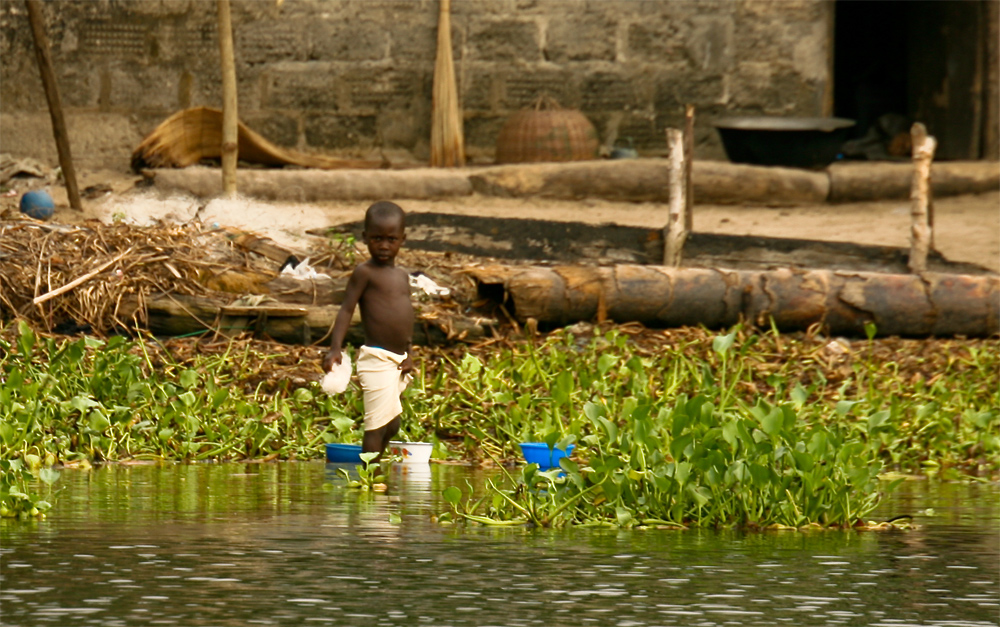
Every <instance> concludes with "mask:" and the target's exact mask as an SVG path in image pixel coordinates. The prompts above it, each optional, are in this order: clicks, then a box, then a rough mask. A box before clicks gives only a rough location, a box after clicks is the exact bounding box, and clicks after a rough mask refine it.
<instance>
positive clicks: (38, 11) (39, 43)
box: [25, 0, 83, 211]
mask: <svg viewBox="0 0 1000 627" xmlns="http://www.w3.org/2000/svg"><path fill="white" fill-rule="evenodd" d="M25 5H26V6H27V7H28V21H29V22H31V35H32V38H33V39H34V40H35V58H36V59H37V60H38V70H39V72H41V74H42V86H43V87H45V99H46V100H47V101H48V103H49V116H50V117H51V118H52V134H53V135H55V139H56V151H57V152H58V153H59V167H60V168H62V174H63V180H64V181H65V182H66V196H67V197H68V198H69V206H70V207H72V208H74V209H76V210H77V211H83V205H82V204H81V203H80V189H79V188H78V187H77V185H76V169H75V168H74V167H73V155H72V153H70V150H69V133H67V132H66V120H65V119H63V110H62V100H61V99H60V97H59V86H58V85H57V84H56V75H55V72H53V71H52V55H51V53H50V52H49V37H48V35H47V34H46V33H45V16H44V15H43V14H42V3H41V2H40V0H25Z"/></svg>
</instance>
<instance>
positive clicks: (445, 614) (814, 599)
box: [0, 463, 1000, 627]
mask: <svg viewBox="0 0 1000 627" xmlns="http://www.w3.org/2000/svg"><path fill="white" fill-rule="evenodd" d="M403 471H406V472H403ZM484 476H485V475H483V474H482V473H481V472H478V471H472V470H470V469H466V468H461V467H454V466H438V465H433V466H431V468H430V470H425V471H423V472H416V471H408V469H406V468H397V469H395V470H394V473H393V475H392V477H391V479H390V489H391V491H390V493H388V494H380V495H365V494H358V493H356V492H353V491H350V490H346V489H344V488H343V487H342V482H340V481H339V480H338V479H337V478H336V475H335V473H334V472H333V469H332V467H328V466H327V467H325V466H324V465H323V464H322V463H284V464H263V465H261V464H248V465H237V464H228V465H195V466H132V467H126V466H114V467H107V468H100V469H95V470H91V471H66V472H64V473H63V475H62V478H61V479H60V481H59V483H58V484H57V485H59V486H62V487H64V488H65V489H64V491H63V492H62V493H61V494H59V496H58V499H57V501H56V507H55V509H54V510H53V511H52V512H51V514H50V516H49V518H48V519H47V520H45V521H40V522H28V523H22V522H17V521H4V522H3V523H2V524H0V557H2V564H0V575H2V579H0V584H2V585H0V623H2V624H3V625H10V626H17V625H20V626H27V625H49V624H55V625H74V626H75V625H104V626H114V625H184V626H200V625H239V626H244V625H312V624H319V625H322V624H331V625H378V626H381V625H406V626H410V625H476V626H487V625H512V626H522V625H545V626H546V627H556V626H561V625H567V626H569V625H573V626H576V625H600V626H605V625H608V626H616V627H638V626H644V625H697V626H714V625H720V626H721V625H767V626H770V627H773V626H774V625H775V624H789V625H877V626H881V627H906V626H909V625H934V626H972V625H976V626H979V625H997V624H998V623H1000V511H998V510H1000V487H998V486H996V485H989V486H984V485H972V486H970V485H951V484H946V485H936V484H929V483H928V482H924V481H920V482H910V483H908V484H906V485H905V486H904V487H903V490H902V491H901V492H900V493H899V494H897V495H895V496H893V498H892V500H891V501H890V502H888V503H886V504H885V505H884V506H883V507H882V509H881V510H880V511H879V512H878V516H879V517H883V518H884V517H889V516H893V515H896V514H914V515H916V522H917V524H918V525H919V526H920V527H919V529H916V530H913V531H908V532H878V533H875V532H814V533H799V532H769V533H747V534H744V533H736V532H714V531H699V530H688V531H632V532H618V531H592V530H573V529H570V530H561V531H546V530H535V531H529V530H512V529H503V530H495V529H486V528H482V527H475V528H456V527H446V526H440V525H438V524H436V523H433V522H431V520H430V514H431V513H434V512H437V511H439V510H441V509H443V506H442V505H441V501H440V497H439V495H440V493H441V490H442V489H443V488H444V487H446V486H448V485H460V486H464V485H465V482H466V480H469V481H470V482H471V483H473V484H474V485H476V484H480V483H481V481H482V480H483V477H484ZM931 510H932V511H931ZM397 515H398V518H397Z"/></svg>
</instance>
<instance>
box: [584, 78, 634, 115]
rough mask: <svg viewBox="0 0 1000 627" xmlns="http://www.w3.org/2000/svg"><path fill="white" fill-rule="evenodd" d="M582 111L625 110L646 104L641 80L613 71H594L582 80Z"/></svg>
mask: <svg viewBox="0 0 1000 627" xmlns="http://www.w3.org/2000/svg"><path fill="white" fill-rule="evenodd" d="M581 91H582V94H583V98H582V103H581V105H580V108H581V109H582V110H583V111H585V112H586V111H627V110H631V109H640V108H643V107H645V106H646V105H648V103H649V98H648V97H645V93H644V92H646V91H648V90H647V89H646V88H645V87H644V86H643V85H642V84H641V81H637V80H635V79H633V78H632V77H631V76H627V75H624V74H618V73H613V72H594V73H593V74H591V75H590V76H587V77H586V78H585V79H584V81H583V87H582V90H581Z"/></svg>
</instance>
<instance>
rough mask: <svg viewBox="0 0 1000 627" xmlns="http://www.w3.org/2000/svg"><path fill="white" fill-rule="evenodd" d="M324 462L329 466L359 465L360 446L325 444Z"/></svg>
mask: <svg viewBox="0 0 1000 627" xmlns="http://www.w3.org/2000/svg"><path fill="white" fill-rule="evenodd" d="M326 461H327V462H329V463H331V464H360V463H361V445H359V444H327V445H326Z"/></svg>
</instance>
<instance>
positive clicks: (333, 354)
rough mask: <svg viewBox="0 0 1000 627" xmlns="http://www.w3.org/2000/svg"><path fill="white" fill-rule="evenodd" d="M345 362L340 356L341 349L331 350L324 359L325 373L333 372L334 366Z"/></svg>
mask: <svg viewBox="0 0 1000 627" xmlns="http://www.w3.org/2000/svg"><path fill="white" fill-rule="evenodd" d="M342 360H343V357H342V356H341V354H340V349H339V348H331V349H330V350H329V352H327V354H326V357H324V358H323V372H330V371H331V370H333V365H334V364H339V363H340V362H341V361H342Z"/></svg>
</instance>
